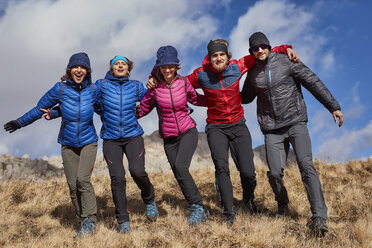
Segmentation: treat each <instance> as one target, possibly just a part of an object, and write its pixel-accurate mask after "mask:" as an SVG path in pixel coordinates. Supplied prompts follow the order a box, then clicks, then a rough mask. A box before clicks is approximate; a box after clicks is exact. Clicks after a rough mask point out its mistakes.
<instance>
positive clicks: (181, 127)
mask: <svg viewBox="0 0 372 248" xmlns="http://www.w3.org/2000/svg"><path fill="white" fill-rule="evenodd" d="M187 102H190V103H192V104H194V105H197V106H206V104H207V103H206V100H205V97H204V95H199V94H198V93H197V92H196V91H195V89H194V87H192V85H191V83H190V82H189V80H188V79H187V78H185V77H181V76H179V75H177V76H176V78H175V79H174V80H173V82H172V84H170V85H168V83H167V82H159V83H158V86H157V87H156V88H155V89H151V90H148V91H147V92H146V94H145V96H144V97H143V99H142V101H141V103H140V105H139V112H138V115H137V116H138V118H140V117H142V116H145V115H147V114H148V113H150V111H151V110H152V109H153V108H154V107H155V106H156V108H157V111H158V116H159V134H160V136H161V137H162V138H164V139H166V138H170V137H176V136H179V135H181V134H183V133H184V132H186V131H187V130H189V129H190V128H193V127H195V126H196V124H195V121H194V120H193V119H192V118H191V117H190V115H188V112H189V110H188V108H187Z"/></svg>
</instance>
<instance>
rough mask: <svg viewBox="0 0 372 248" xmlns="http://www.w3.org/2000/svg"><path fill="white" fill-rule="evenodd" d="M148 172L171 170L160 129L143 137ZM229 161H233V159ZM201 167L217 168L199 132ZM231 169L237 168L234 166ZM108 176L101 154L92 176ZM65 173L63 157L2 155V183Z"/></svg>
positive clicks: (194, 165) (193, 165) (196, 164)
mask: <svg viewBox="0 0 372 248" xmlns="http://www.w3.org/2000/svg"><path fill="white" fill-rule="evenodd" d="M144 140H145V148H146V154H145V160H146V171H147V172H149V173H171V169H170V166H169V163H168V159H167V157H166V155H165V153H164V148H163V140H162V139H161V138H160V137H159V135H158V132H154V133H152V134H151V135H148V136H144ZM260 157H261V155H260V154H257V153H255V165H256V166H262V165H264V163H263V162H262V160H261V159H260ZM230 163H231V164H233V161H232V159H231V158H230ZM124 167H126V171H128V169H127V167H128V163H127V160H126V158H124ZM200 167H210V168H214V165H213V161H212V159H211V155H210V151H209V147H208V142H207V137H206V134H205V133H199V141H198V147H197V149H196V151H195V154H194V156H193V159H192V162H191V166H190V169H191V170H192V169H197V168H200ZM232 168H235V166H233V167H232ZM99 175H107V176H108V175H109V174H108V169H107V165H106V162H105V161H104V158H103V155H102V153H101V152H100V151H99V154H98V156H97V158H96V162H95V165H94V170H93V176H99ZM61 176H64V172H63V165H62V158H61V156H52V157H50V158H48V157H45V156H44V157H43V158H41V159H30V158H29V157H28V156H27V155H24V156H23V157H15V156H12V155H10V154H3V155H1V156H0V182H4V181H6V180H37V179H49V178H52V177H61Z"/></svg>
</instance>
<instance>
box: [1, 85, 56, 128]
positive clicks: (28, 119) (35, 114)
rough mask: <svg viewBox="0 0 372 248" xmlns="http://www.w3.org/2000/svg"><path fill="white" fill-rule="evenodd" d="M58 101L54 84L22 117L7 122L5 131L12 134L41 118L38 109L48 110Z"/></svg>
mask: <svg viewBox="0 0 372 248" xmlns="http://www.w3.org/2000/svg"><path fill="white" fill-rule="evenodd" d="M58 101H59V84H58V83H57V84H55V85H54V87H53V88H52V89H50V90H49V91H48V92H47V93H45V94H44V95H43V96H42V97H41V98H40V100H39V102H38V103H37V105H36V106H35V107H34V108H32V109H31V110H30V111H28V112H27V113H26V114H24V115H23V116H22V117H20V118H18V119H17V120H12V121H9V122H7V123H6V124H5V125H4V128H5V130H6V131H9V132H11V133H12V132H14V131H15V130H17V129H19V128H21V127H25V126H27V125H29V124H31V123H33V122H34V121H36V120H38V119H40V118H41V116H42V115H43V111H41V110H40V109H50V108H52V107H53V106H54V105H56V104H57V103H58Z"/></svg>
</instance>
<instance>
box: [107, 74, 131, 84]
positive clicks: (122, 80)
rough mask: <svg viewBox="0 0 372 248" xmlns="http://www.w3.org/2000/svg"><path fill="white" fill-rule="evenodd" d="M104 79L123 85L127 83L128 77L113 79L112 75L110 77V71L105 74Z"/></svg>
mask: <svg viewBox="0 0 372 248" xmlns="http://www.w3.org/2000/svg"><path fill="white" fill-rule="evenodd" d="M105 79H107V80H110V81H116V82H119V83H124V82H126V81H129V77H122V78H118V77H115V76H114V75H112V74H111V73H110V71H108V72H107V73H106V76H105Z"/></svg>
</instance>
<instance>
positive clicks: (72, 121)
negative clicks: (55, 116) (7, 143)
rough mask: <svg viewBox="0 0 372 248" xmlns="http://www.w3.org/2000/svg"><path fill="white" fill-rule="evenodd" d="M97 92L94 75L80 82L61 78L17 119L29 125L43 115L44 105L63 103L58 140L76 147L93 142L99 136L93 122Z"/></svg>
mask: <svg viewBox="0 0 372 248" xmlns="http://www.w3.org/2000/svg"><path fill="white" fill-rule="evenodd" d="M89 76H90V75H89ZM97 93H98V91H97V88H96V85H95V84H92V83H91V80H90V77H87V79H86V80H84V81H83V82H82V83H80V84H76V83H75V82H73V81H72V80H69V79H67V80H66V82H58V83H56V84H55V85H54V87H53V88H52V89H50V90H49V91H48V92H47V93H46V94H45V95H44V96H42V97H41V99H40V100H39V102H38V103H37V105H36V107H34V108H33V109H31V110H30V111H28V112H27V113H26V114H24V115H23V116H22V117H20V118H18V119H17V121H18V123H19V124H20V125H21V127H24V126H27V125H29V124H31V123H33V122H34V121H36V120H37V119H40V117H41V115H42V114H43V112H42V111H40V108H44V109H51V108H52V107H53V106H55V105H57V104H59V109H60V114H61V115H62V121H61V128H60V131H59V135H58V143H60V144H62V145H67V146H73V147H81V146H84V145H87V144H90V143H92V142H95V141H97V140H98V137H97V134H96V130H95V128H94V125H93V114H94V104H95V102H96V101H97V95H98V94H97Z"/></svg>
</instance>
